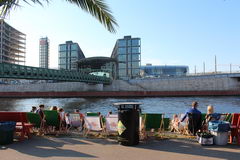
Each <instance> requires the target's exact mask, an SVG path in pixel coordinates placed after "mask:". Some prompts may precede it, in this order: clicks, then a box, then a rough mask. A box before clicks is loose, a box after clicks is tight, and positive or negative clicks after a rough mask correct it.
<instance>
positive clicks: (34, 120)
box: [26, 112, 42, 132]
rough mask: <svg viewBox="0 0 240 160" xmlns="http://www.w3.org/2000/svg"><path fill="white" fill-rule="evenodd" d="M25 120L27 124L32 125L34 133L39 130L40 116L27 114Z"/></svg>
mask: <svg viewBox="0 0 240 160" xmlns="http://www.w3.org/2000/svg"><path fill="white" fill-rule="evenodd" d="M26 114H27V119H28V121H29V123H31V124H33V130H34V132H37V131H38V130H41V129H42V128H41V118H40V115H39V114H37V113H32V112H27V113H26Z"/></svg>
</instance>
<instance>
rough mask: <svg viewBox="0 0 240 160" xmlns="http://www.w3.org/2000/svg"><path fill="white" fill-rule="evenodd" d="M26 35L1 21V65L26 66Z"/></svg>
mask: <svg viewBox="0 0 240 160" xmlns="http://www.w3.org/2000/svg"><path fill="white" fill-rule="evenodd" d="M25 57H26V35H25V34H24V33H22V32H20V31H18V30H16V29H15V28H13V27H12V26H10V25H9V24H7V23H6V22H5V21H4V20H3V19H0V63H13V64H21V65H25V62H26V60H25Z"/></svg>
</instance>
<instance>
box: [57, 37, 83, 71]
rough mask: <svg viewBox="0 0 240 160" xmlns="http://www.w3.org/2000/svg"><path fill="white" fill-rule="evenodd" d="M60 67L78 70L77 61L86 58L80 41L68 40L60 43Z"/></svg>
mask: <svg viewBox="0 0 240 160" xmlns="http://www.w3.org/2000/svg"><path fill="white" fill-rule="evenodd" d="M58 57H59V59H58V68H59V69H65V70H77V61H78V60H80V59H83V58H85V56H84V54H83V52H82V50H81V48H80V47H79V45H78V43H73V42H72V41H66V43H65V44H60V45H59V55H58Z"/></svg>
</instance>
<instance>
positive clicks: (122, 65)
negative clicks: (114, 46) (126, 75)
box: [118, 63, 126, 69]
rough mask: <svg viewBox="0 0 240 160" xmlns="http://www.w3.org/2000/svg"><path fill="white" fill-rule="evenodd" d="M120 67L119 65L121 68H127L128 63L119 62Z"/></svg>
mask: <svg viewBox="0 0 240 160" xmlns="http://www.w3.org/2000/svg"><path fill="white" fill-rule="evenodd" d="M118 67H119V69H125V68H126V64H125V63H119V64H118Z"/></svg>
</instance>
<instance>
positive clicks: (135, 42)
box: [132, 39, 140, 46]
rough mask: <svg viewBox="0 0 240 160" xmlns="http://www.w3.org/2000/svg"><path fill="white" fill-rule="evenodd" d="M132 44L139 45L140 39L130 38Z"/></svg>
mask: <svg viewBox="0 0 240 160" xmlns="http://www.w3.org/2000/svg"><path fill="white" fill-rule="evenodd" d="M132 46H140V40H139V39H133V40H132Z"/></svg>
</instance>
